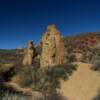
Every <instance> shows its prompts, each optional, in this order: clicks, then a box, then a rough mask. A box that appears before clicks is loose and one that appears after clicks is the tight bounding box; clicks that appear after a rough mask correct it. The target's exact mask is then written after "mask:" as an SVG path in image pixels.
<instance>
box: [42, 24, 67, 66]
mask: <svg viewBox="0 0 100 100" xmlns="http://www.w3.org/2000/svg"><path fill="white" fill-rule="evenodd" d="M41 42H42V53H41V58H40V65H41V67H48V66H56V65H58V64H64V63H66V49H65V47H64V42H63V41H62V38H61V35H60V33H59V32H58V30H57V29H56V27H55V25H49V26H48V28H47V31H46V33H45V34H44V35H43V37H42V39H41Z"/></svg>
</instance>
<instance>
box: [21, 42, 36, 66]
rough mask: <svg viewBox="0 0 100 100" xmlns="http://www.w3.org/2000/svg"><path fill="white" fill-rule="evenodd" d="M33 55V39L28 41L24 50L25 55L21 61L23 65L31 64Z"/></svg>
mask: <svg viewBox="0 0 100 100" xmlns="http://www.w3.org/2000/svg"><path fill="white" fill-rule="evenodd" d="M35 55H36V52H35V48H34V46H33V41H29V43H28V48H27V50H26V51H25V56H24V59H23V62H22V63H23V65H24V66H26V65H32V63H33V59H34V57H35Z"/></svg>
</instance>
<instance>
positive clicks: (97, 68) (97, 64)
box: [92, 61, 100, 72]
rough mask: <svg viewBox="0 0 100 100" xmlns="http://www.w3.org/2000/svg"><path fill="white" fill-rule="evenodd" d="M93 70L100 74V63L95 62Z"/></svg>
mask: <svg viewBox="0 0 100 100" xmlns="http://www.w3.org/2000/svg"><path fill="white" fill-rule="evenodd" d="M92 69H93V70H95V71H99V72H100V61H97V62H95V64H93V66H92Z"/></svg>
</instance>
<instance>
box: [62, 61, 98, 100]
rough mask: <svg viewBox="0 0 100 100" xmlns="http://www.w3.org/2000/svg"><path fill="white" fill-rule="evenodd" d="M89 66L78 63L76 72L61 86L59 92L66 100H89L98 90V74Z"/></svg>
mask: <svg viewBox="0 0 100 100" xmlns="http://www.w3.org/2000/svg"><path fill="white" fill-rule="evenodd" d="M90 67H91V65H90V64H85V63H78V68H77V71H75V72H74V73H73V75H72V76H71V77H70V79H69V80H68V81H66V82H62V84H61V92H62V93H63V95H64V96H66V97H68V100H91V99H92V98H93V97H94V96H96V95H97V93H98V89H100V74H99V73H98V72H95V71H92V70H91V69H90Z"/></svg>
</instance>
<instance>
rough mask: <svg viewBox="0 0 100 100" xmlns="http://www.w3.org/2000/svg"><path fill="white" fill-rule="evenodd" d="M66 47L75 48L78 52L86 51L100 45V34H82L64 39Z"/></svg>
mask: <svg viewBox="0 0 100 100" xmlns="http://www.w3.org/2000/svg"><path fill="white" fill-rule="evenodd" d="M64 41H65V46H66V47H69V48H73V49H74V51H76V52H81V51H86V50H87V49H90V48H92V47H94V46H96V45H98V44H100V32H88V33H80V34H78V35H74V36H68V37H64Z"/></svg>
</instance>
